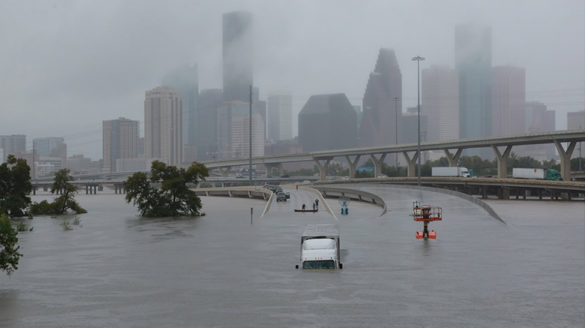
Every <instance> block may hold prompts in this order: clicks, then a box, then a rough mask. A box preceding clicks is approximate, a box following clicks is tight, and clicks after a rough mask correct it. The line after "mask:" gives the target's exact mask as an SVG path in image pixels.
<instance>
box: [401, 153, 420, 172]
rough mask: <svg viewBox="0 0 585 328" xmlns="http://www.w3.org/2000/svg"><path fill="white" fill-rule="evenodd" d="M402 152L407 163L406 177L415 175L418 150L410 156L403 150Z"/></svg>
mask: <svg viewBox="0 0 585 328" xmlns="http://www.w3.org/2000/svg"><path fill="white" fill-rule="evenodd" d="M402 154H403V155H404V158H405V159H406V163H408V171H407V174H406V176H408V177H415V176H416V160H417V159H418V152H416V151H415V152H414V155H413V156H412V158H410V156H409V155H408V152H406V151H403V152H402Z"/></svg>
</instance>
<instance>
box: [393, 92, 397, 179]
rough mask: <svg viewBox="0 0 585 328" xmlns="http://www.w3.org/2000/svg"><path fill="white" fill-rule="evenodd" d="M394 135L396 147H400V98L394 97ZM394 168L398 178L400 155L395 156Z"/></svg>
mask: <svg viewBox="0 0 585 328" xmlns="http://www.w3.org/2000/svg"><path fill="white" fill-rule="evenodd" d="M394 123H395V128H394V133H395V140H396V145H398V97H394ZM394 166H395V168H396V176H398V154H394Z"/></svg>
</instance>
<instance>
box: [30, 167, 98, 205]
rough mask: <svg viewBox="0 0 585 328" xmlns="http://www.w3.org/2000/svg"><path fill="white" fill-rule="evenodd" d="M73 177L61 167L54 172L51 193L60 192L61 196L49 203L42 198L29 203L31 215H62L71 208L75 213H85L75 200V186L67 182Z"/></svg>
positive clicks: (67, 170)
mask: <svg viewBox="0 0 585 328" xmlns="http://www.w3.org/2000/svg"><path fill="white" fill-rule="evenodd" d="M72 179H73V178H72V177H71V176H70V175H69V169H62V170H59V171H57V173H56V174H55V180H54V182H53V186H51V193H52V194H55V193H57V194H60V195H61V196H59V197H57V198H55V200H54V201H53V202H51V203H49V202H48V201H46V200H43V201H42V202H40V203H34V204H32V205H31V213H32V214H33V215H63V214H66V213H67V210H68V209H71V210H72V211H74V212H75V213H77V214H82V213H87V211H86V210H85V209H84V208H82V207H81V206H79V204H77V202H76V201H75V194H76V193H77V187H76V186H74V185H73V184H71V183H69V181H71V180H72Z"/></svg>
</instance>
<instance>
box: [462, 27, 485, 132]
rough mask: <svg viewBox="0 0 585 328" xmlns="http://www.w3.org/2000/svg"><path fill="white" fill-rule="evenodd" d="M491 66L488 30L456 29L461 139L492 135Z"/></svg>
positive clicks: (479, 28) (483, 28)
mask: <svg viewBox="0 0 585 328" xmlns="http://www.w3.org/2000/svg"><path fill="white" fill-rule="evenodd" d="M491 67H492V34H491V29H490V28H489V27H486V26H480V25H476V24H466V25H459V26H457V27H455V68H456V70H457V74H458V77H459V136H460V137H461V138H480V137H487V136H490V135H491V134H492V106H491V97H492V94H491Z"/></svg>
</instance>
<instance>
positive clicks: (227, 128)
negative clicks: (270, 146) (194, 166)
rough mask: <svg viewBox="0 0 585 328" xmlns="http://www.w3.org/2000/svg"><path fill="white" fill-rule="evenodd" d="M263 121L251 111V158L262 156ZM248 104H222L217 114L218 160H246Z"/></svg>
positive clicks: (248, 129) (256, 112)
mask: <svg viewBox="0 0 585 328" xmlns="http://www.w3.org/2000/svg"><path fill="white" fill-rule="evenodd" d="M264 126H265V123H264V119H263V118H262V115H261V113H260V112H258V111H255V110H253V111H252V156H264V140H265V139H264V134H265V131H264ZM249 133H250V104H249V103H245V102H236V101H232V102H223V104H222V105H221V106H220V108H219V110H218V112H217V148H218V149H217V154H216V157H217V158H218V159H227V158H247V157H248V156H249V152H250V148H249V147H250V134H249Z"/></svg>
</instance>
